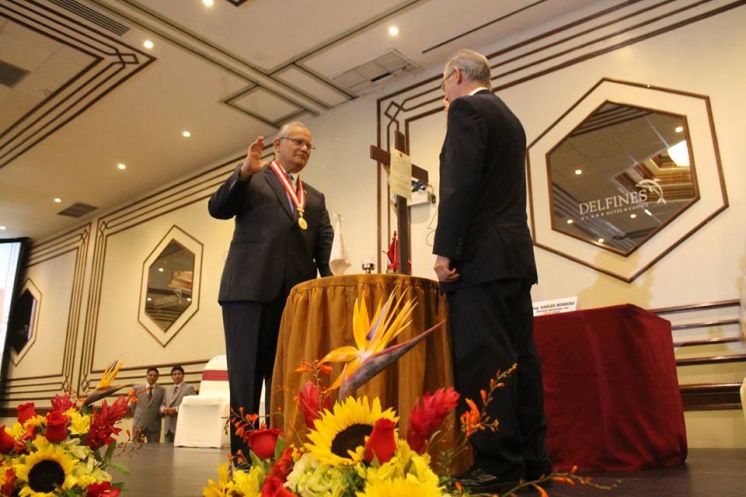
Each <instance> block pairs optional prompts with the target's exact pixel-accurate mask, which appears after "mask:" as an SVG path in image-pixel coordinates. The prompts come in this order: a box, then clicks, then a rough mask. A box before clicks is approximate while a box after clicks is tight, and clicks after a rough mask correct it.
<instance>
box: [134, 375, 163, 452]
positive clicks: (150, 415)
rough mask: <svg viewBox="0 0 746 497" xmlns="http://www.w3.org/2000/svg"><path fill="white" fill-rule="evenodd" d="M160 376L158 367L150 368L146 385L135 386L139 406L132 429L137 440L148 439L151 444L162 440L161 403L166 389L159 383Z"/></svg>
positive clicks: (143, 440)
mask: <svg viewBox="0 0 746 497" xmlns="http://www.w3.org/2000/svg"><path fill="white" fill-rule="evenodd" d="M159 376H160V374H159V373H158V370H157V369H156V368H148V371H147V374H146V375H145V379H146V382H145V385H144V386H140V387H137V388H135V394H136V395H137V406H136V407H135V414H134V419H133V421H132V431H133V433H134V434H135V435H134V436H135V440H139V441H140V442H146V441H147V443H149V444H150V443H160V441H161V404H162V403H163V395H164V390H163V387H161V386H160V385H158V384H157V383H158V377H159Z"/></svg>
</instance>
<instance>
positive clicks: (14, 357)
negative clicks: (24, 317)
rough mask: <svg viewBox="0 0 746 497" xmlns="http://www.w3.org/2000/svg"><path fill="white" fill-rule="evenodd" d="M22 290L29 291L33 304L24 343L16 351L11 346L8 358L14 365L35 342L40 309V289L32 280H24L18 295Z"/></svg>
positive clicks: (16, 364)
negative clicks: (26, 337)
mask: <svg viewBox="0 0 746 497" xmlns="http://www.w3.org/2000/svg"><path fill="white" fill-rule="evenodd" d="M24 292H29V293H30V294H31V296H32V297H34V305H33V309H32V310H31V320H30V323H29V337H28V340H27V341H26V344H25V345H24V346H23V347H21V350H19V351H17V352H16V350H15V349H14V348H13V347H11V354H10V360H11V361H13V365H14V366H18V364H19V363H20V362H21V360H22V359H23V357H24V356H25V355H26V354H27V353H28V351H29V350H30V349H31V347H33V345H34V343H36V336H37V335H38V332H37V329H38V325H39V310H40V309H41V291H40V290H39V289H38V288H37V287H36V285H35V284H34V282H33V281H31V280H30V279H29V280H26V282H25V283H24V284H23V287H21V292H20V294H19V295H23V293H24Z"/></svg>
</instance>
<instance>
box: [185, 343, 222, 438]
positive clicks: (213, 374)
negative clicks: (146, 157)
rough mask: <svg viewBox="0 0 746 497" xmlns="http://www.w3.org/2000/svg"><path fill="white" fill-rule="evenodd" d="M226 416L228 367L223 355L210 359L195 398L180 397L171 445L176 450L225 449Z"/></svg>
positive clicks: (203, 371)
mask: <svg viewBox="0 0 746 497" xmlns="http://www.w3.org/2000/svg"><path fill="white" fill-rule="evenodd" d="M229 414H230V390H229V388H228V363H227V361H226V358H225V356H224V355H218V356H215V357H213V358H212V359H210V360H209V361H208V362H207V364H206V365H205V368H204V370H202V381H201V382H200V384H199V395H190V396H187V397H184V399H183V400H182V401H181V405H180V406H179V417H178V418H177V420H176V434H175V436H174V445H176V446H179V447H216V448H221V447H226V446H228V445H229V444H230V441H229V438H228V434H227V432H226V430H225V428H226V424H225V423H226V421H227V419H228V415H229Z"/></svg>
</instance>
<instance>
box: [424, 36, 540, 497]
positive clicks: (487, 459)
mask: <svg viewBox="0 0 746 497" xmlns="http://www.w3.org/2000/svg"><path fill="white" fill-rule="evenodd" d="M442 88H443V92H444V93H445V98H444V102H446V103H447V104H448V108H447V112H448V130H447V133H446V137H445V141H444V143H443V149H442V151H441V154H440V204H439V205H438V227H437V229H436V231H435V240H434V244H433V253H434V254H435V255H436V259H435V265H434V268H433V269H434V270H435V274H436V275H437V277H438V280H439V281H440V285H441V290H442V291H443V292H444V293H445V294H446V296H447V298H448V309H449V310H448V312H449V323H450V331H451V343H452V345H453V365H454V380H455V384H456V389H457V390H458V391H459V393H460V394H461V396H462V399H463V398H471V399H478V398H479V397H480V393H479V391H480V389H482V388H487V386H488V385H489V382H490V378H493V377H494V376H495V374H496V372H498V371H507V370H509V369H510V368H511V367H512V365H513V364H517V365H518V368H517V370H516V372H515V373H513V375H512V376H511V377H509V378H508V379H507V380H506V381H505V387H504V388H498V389H497V390H496V391H495V394H494V400H493V401H492V402H491V403H490V405H489V407H488V414H489V415H490V417H491V418H492V419H498V420H499V421H500V428H499V430H497V431H494V432H493V431H490V430H485V431H479V432H477V433H476V434H474V436H473V437H472V438H471V442H472V446H473V448H474V466H473V468H472V469H471V470H470V471H469V472H468V473H467V474H465V475H462V477H461V483H462V484H463V485H464V486H466V487H467V488H468V489H469V490H470V491H471V492H472V493H493V492H499V493H502V492H504V491H506V490H509V489H511V488H512V487H513V486H515V485H516V484H517V482H518V481H520V480H523V479H528V480H533V479H538V478H539V477H541V476H542V475H545V474H548V473H549V472H551V464H550V462H549V458H548V456H547V452H546V446H545V435H546V421H545V419H544V397H543V390H542V378H541V367H540V364H539V360H538V358H537V355H536V347H535V345H534V338H533V315H532V311H533V306H532V303H531V293H530V290H531V285H533V284H534V283H536V281H537V275H536V264H535V262H534V253H533V245H532V241H531V235H530V233H529V230H528V224H527V218H526V181H525V176H524V154H525V149H526V135H525V133H524V131H523V126H522V125H521V123H520V121H519V120H518V118H517V117H516V116H515V115H514V114H513V113H512V112H511V111H510V109H509V108H508V106H507V105H505V103H504V102H503V101H502V100H500V98H498V97H497V96H496V95H495V94H493V93H492V91H491V89H490V66H489V63H488V61H487V59H486V58H485V57H484V55H482V54H480V53H478V52H475V51H473V50H460V51H458V52H457V53H456V54H454V55H453V56H452V57H451V58H450V59H449V60H448V62H447V63H446V65H445V68H444V70H443V81H442ZM459 409H460V410H461V411H463V410H465V409H466V407H465V405H463V404H462V405H461V406H459Z"/></svg>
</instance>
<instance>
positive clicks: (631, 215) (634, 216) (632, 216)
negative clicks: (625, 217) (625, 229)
mask: <svg viewBox="0 0 746 497" xmlns="http://www.w3.org/2000/svg"><path fill="white" fill-rule="evenodd" d="M629 217H630V218H632V219H634V218H636V217H637V214H630V215H629Z"/></svg>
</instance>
